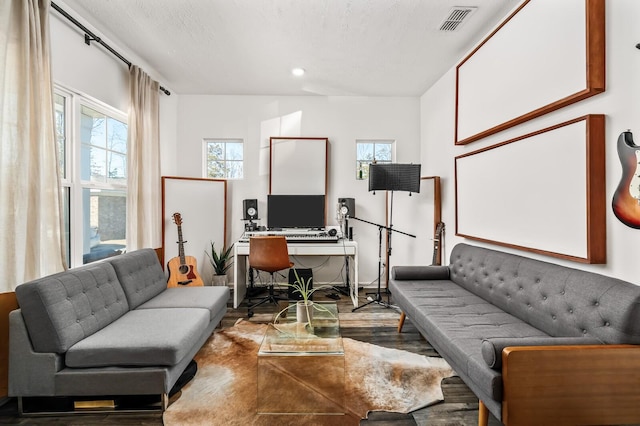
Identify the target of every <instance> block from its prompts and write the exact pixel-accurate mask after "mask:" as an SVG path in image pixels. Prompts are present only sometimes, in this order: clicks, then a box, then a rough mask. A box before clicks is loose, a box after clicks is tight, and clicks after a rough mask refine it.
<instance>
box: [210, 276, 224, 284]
mask: <svg viewBox="0 0 640 426" xmlns="http://www.w3.org/2000/svg"><path fill="white" fill-rule="evenodd" d="M212 281H213V285H214V286H217V285H227V276H226V275H214V276H213V280H212Z"/></svg>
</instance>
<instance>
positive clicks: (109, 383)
mask: <svg viewBox="0 0 640 426" xmlns="http://www.w3.org/2000/svg"><path fill="white" fill-rule="evenodd" d="M16 296H17V299H18V304H19V306H20V309H18V310H15V311H13V312H11V313H10V342H9V345H10V346H9V395H10V396H13V397H18V398H19V406H20V408H21V409H22V398H23V397H36V396H74V397H83V396H102V395H105V396H106V395H161V396H162V397H161V401H162V404H161V405H162V407H161V409H164V408H166V404H167V394H168V393H169V391H170V390H171V388H172V387H173V385H174V384H175V382H176V381H177V380H178V378H179V377H180V375H181V374H182V372H183V371H184V369H185V367H187V365H188V364H189V362H190V361H191V360H192V359H193V356H194V355H195V354H196V352H197V351H198V350H199V349H200V348H201V347H202V345H203V343H204V342H205V341H206V340H207V338H208V337H209V336H210V335H211V333H212V332H213V330H214V328H215V327H216V326H217V325H218V324H219V322H220V320H221V319H222V317H223V316H224V315H225V313H226V311H227V301H228V300H229V289H228V288H227V287H184V288H167V282H166V278H165V275H164V272H163V270H162V267H161V265H160V262H159V261H158V257H157V255H156V252H155V251H154V250H153V249H142V250H136V251H133V252H130V253H126V254H123V255H120V256H116V257H112V258H109V259H107V260H104V261H100V262H96V263H91V264H88V265H85V266H82V267H80V268H74V269H70V270H68V271H65V272H61V273H58V274H55V275H51V276H48V277H44V278H41V279H38V280H35V281H31V282H28V283H25V284H22V285H19V286H18V287H17V288H16Z"/></svg>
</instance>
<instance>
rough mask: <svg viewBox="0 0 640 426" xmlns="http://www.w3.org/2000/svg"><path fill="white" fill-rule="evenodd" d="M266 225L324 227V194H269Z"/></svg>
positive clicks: (272, 227)
mask: <svg viewBox="0 0 640 426" xmlns="http://www.w3.org/2000/svg"><path fill="white" fill-rule="evenodd" d="M267 226H268V227H269V229H283V228H324V227H325V197H324V195H269V196H268V199H267Z"/></svg>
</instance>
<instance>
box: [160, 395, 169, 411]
mask: <svg viewBox="0 0 640 426" xmlns="http://www.w3.org/2000/svg"><path fill="white" fill-rule="evenodd" d="M160 398H161V399H160V401H161V402H160V403H161V404H162V412H163V413H164V412H165V411H167V408H169V394H167V393H163V394H162V395H161V397H160Z"/></svg>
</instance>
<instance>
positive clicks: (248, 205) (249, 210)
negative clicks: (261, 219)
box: [242, 199, 258, 220]
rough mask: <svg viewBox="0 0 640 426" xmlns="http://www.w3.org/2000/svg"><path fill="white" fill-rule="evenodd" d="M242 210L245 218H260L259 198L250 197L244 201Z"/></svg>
mask: <svg viewBox="0 0 640 426" xmlns="http://www.w3.org/2000/svg"><path fill="white" fill-rule="evenodd" d="M242 212H243V215H244V220H255V219H257V218H258V200H256V199H250V200H243V201H242Z"/></svg>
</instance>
